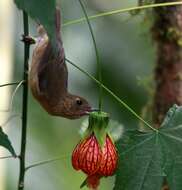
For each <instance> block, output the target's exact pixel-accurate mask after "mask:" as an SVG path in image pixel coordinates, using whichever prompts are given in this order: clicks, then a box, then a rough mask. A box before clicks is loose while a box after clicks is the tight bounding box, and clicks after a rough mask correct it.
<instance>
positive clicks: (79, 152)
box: [72, 135, 102, 175]
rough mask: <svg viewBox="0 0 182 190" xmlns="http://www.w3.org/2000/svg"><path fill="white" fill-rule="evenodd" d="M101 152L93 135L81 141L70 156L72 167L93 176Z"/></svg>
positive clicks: (97, 166) (99, 160) (97, 167)
mask: <svg viewBox="0 0 182 190" xmlns="http://www.w3.org/2000/svg"><path fill="white" fill-rule="evenodd" d="M101 158H102V152H101V149H100V146H99V144H98V142H97V139H96V137H95V136H94V135H91V136H90V137H88V138H86V139H85V140H83V141H81V142H80V143H79V144H78V145H77V146H76V148H75V150H74V151H73V154H72V165H73V168H74V169H75V170H82V171H83V172H84V173H86V174H88V175H92V174H94V173H95V172H96V171H97V170H98V169H99V166H100V162H101Z"/></svg>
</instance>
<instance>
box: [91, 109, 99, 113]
mask: <svg viewBox="0 0 182 190" xmlns="http://www.w3.org/2000/svg"><path fill="white" fill-rule="evenodd" d="M97 111H99V109H98V108H91V111H90V112H97Z"/></svg>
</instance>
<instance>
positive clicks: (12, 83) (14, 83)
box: [0, 82, 20, 88]
mask: <svg viewBox="0 0 182 190" xmlns="http://www.w3.org/2000/svg"><path fill="white" fill-rule="evenodd" d="M19 83H20V82H11V83H6V84H1V85H0V88H1V87H6V86H13V85H17V84H19Z"/></svg>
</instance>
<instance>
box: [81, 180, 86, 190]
mask: <svg viewBox="0 0 182 190" xmlns="http://www.w3.org/2000/svg"><path fill="white" fill-rule="evenodd" d="M86 185H87V178H86V179H85V180H84V181H83V182H82V184H81V185H80V189H82V188H83V187H85V186H86Z"/></svg>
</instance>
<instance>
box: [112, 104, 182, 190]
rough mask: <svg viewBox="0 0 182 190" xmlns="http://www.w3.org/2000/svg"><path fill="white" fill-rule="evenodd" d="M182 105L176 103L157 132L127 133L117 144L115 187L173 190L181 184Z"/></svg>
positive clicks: (178, 188)
mask: <svg viewBox="0 0 182 190" xmlns="http://www.w3.org/2000/svg"><path fill="white" fill-rule="evenodd" d="M181 137H182V107H178V106H176V105H174V106H173V107H172V108H171V109H170V110H169V111H168V113H167V114H166V118H165V119H164V122H163V124H162V125H161V128H160V130H159V131H158V132H155V131H151V132H149V133H141V132H139V131H137V130H136V131H130V132H126V133H125V135H124V137H123V138H122V139H121V140H120V141H119V143H118V145H117V146H118V152H119V153H120V159H119V161H120V163H119V169H118V171H117V173H116V184H115V188H114V190H133V189H135V190H153V189H155V190H160V189H161V185H162V182H163V179H164V177H166V178H167V181H168V184H169V187H170V189H171V190H181V187H182V138H181Z"/></svg>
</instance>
